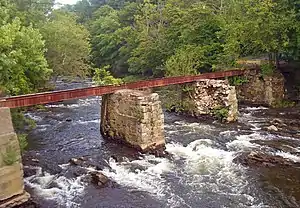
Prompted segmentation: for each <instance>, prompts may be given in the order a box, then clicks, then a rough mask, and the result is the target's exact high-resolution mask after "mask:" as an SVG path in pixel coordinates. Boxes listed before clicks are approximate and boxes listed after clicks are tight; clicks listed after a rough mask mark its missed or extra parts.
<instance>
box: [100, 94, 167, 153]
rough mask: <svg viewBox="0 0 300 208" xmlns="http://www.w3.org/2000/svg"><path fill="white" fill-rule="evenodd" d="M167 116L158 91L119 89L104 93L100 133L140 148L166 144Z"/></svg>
mask: <svg viewBox="0 0 300 208" xmlns="http://www.w3.org/2000/svg"><path fill="white" fill-rule="evenodd" d="M163 127H164V116H163V112H162V108H161V102H160V100H159V96H158V94H156V93H149V92H145V91H136V90H120V91H117V92H115V93H114V94H109V95H105V96H103V97H102V106H101V128H100V129H101V133H102V135H103V136H104V137H106V138H109V139H112V140H115V141H116V142H122V143H125V144H127V145H130V146H132V147H134V148H137V149H138V150H141V151H151V150H154V149H157V148H161V147H164V145H165V139H164V128H163Z"/></svg>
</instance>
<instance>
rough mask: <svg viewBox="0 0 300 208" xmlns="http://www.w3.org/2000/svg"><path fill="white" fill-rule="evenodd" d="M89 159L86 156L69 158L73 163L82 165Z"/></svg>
mask: <svg viewBox="0 0 300 208" xmlns="http://www.w3.org/2000/svg"><path fill="white" fill-rule="evenodd" d="M86 160H87V159H86V158H84V157H79V158H71V159H70V160H69V163H70V164H71V165H82V164H83V163H84V162H85V161H86Z"/></svg>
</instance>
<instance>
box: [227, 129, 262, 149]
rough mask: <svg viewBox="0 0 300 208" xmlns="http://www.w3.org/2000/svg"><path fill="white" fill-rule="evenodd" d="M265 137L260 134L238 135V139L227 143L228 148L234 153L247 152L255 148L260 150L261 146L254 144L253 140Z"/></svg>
mask: <svg viewBox="0 0 300 208" xmlns="http://www.w3.org/2000/svg"><path fill="white" fill-rule="evenodd" d="M264 138H265V137H264V136H263V135H261V134H259V133H252V134H248V135H238V136H236V139H235V140H233V141H231V142H228V143H226V147H227V148H228V149H229V150H232V151H245V150H251V149H254V148H259V147H260V145H258V144H255V143H252V142H251V141H252V140H257V139H264Z"/></svg>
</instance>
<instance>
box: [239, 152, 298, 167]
mask: <svg viewBox="0 0 300 208" xmlns="http://www.w3.org/2000/svg"><path fill="white" fill-rule="evenodd" d="M233 161H234V162H235V163H239V164H242V165H244V166H250V167H253V166H255V167H274V166H299V167H300V163H296V162H293V161H291V160H288V159H285V158H283V157H281V156H276V155H269V154H264V153H261V152H250V153H249V152H245V153H242V154H240V155H239V156H237V157H236V158H235V159H234V160H233Z"/></svg>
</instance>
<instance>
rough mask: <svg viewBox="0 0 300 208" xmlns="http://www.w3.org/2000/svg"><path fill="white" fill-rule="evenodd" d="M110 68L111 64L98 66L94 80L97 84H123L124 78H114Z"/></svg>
mask: <svg viewBox="0 0 300 208" xmlns="http://www.w3.org/2000/svg"><path fill="white" fill-rule="evenodd" d="M109 68H110V66H109V65H107V66H104V67H102V68H100V69H99V68H96V69H95V72H94V76H93V81H94V82H95V83H96V84H97V85H117V84H121V83H122V80H121V79H118V78H114V77H113V76H112V75H111V73H110V72H109V71H108V70H109Z"/></svg>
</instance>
